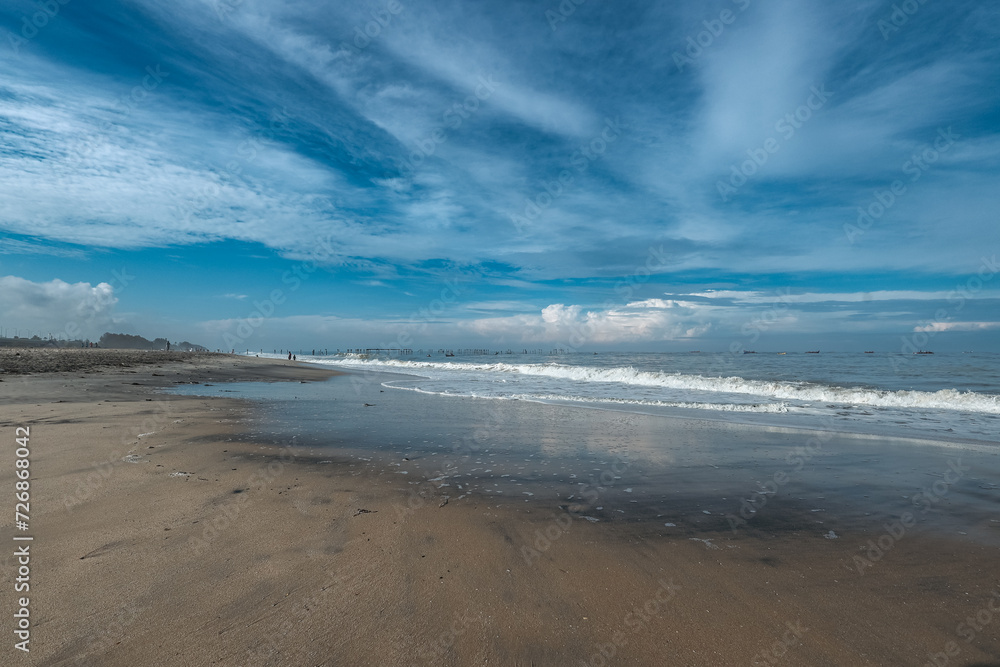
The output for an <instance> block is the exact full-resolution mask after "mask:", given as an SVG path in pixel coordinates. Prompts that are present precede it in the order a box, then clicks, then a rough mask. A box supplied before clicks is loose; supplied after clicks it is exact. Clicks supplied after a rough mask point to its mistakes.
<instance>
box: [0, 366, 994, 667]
mask: <svg viewBox="0 0 1000 667" xmlns="http://www.w3.org/2000/svg"><path fill="white" fill-rule="evenodd" d="M222 356H223V358H222V359H219V360H205V359H202V360H198V361H195V362H181V363H175V364H164V365H163V367H162V369H158V368H155V367H149V368H141V369H137V368H125V369H121V368H119V369H118V370H101V371H97V372H94V373H92V374H85V376H84V377H83V378H80V377H79V376H78V374H74V373H61V374H47V375H32V376H3V380H4V381H3V382H2V383H0V397H2V398H0V402H2V404H3V405H4V406H5V410H4V419H3V423H2V425H3V428H4V430H6V431H8V432H10V433H13V427H14V426H15V425H30V426H31V436H32V443H33V450H32V485H33V486H32V499H33V501H34V502H33V508H34V509H35V512H34V513H33V514H32V520H33V522H34V523H33V526H37V528H35V527H33V529H32V530H33V531H35V533H36V542H35V543H33V545H32V546H33V549H35V551H34V552H33V560H32V572H33V573H37V575H36V577H37V578H33V579H32V588H33V589H35V587H36V582H37V590H32V607H31V611H32V620H33V624H34V625H33V628H32V653H34V654H35V655H34V656H33V657H32V662H33V663H36V664H45V665H61V664H67V665H70V664H77V662H76V659H77V657H80V656H82V657H83V658H84V664H87V663H90V664H102V665H104V664H106V665H134V664H166V665H174V664H177V665H181V664H191V663H192V662H195V663H198V664H213V663H214V664H240V665H243V664H251V665H278V664H351V665H354V664H357V665H361V664H372V665H376V664H378V665H384V664H406V665H410V664H443V665H472V664H503V665H530V664H532V663H534V664H546V665H548V664H554V665H564V664H565V665H574V666H577V667H578V666H579V665H580V664H581V663H584V664H588V665H596V664H605V663H606V664H641V665H645V664H650V665H653V664H656V665H659V664H664V663H668V664H690V665H719V664H725V665H728V664H734V665H735V664H748V663H749V664H755V661H756V664H796V663H797V664H862V665H866V664H871V665H875V664H924V663H925V662H927V661H928V660H930V658H929V657H928V656H932V655H935V654H937V653H944V652H945V651H946V650H949V649H952V648H954V649H957V650H958V651H959V653H958V655H957V656H954V657H952V658H951V659H952V660H953V662H952V663H951V664H974V663H978V664H992V663H997V661H998V659H1000V614H994V616H995V617H996V620H993V621H992V623H991V624H986V625H984V626H982V629H981V630H976V631H973V632H974V634H973V639H972V641H966V640H967V639H968V634H967V632H968V631H970V628H971V626H968V625H966V626H965V628H964V631H965V632H966V634H959V624H960V623H963V622H964V621H963V619H964V618H966V617H967V616H969V615H970V614H972V615H973V617H974V616H975V615H976V614H977V613H978V612H979V611H980V610H982V609H990V607H989V606H988V605H989V600H990V599H992V598H991V595H992V592H993V591H995V590H998V586H1000V580H998V577H997V575H996V568H995V563H996V556H997V549H996V547H995V546H991V545H988V544H981V543H977V542H975V541H971V540H962V539H958V538H955V537H947V536H943V535H941V534H938V533H937V531H930V533H928V532H927V531H924V530H923V525H922V524H919V523H918V524H917V525H916V526H915V527H904V528H905V530H904V534H903V535H902V536H901V537H900V538H899V539H896V538H892V537H891V536H890V538H889V540H891V542H889V541H888V540H886V539H883V535H882V534H881V533H880V532H878V531H875V532H872V533H871V534H870V535H867V534H866V535H864V536H862V535H861V534H858V535H856V536H855V535H852V536H851V537H852V539H851V540H850V541H849V542H848V537H847V536H841V537H840V539H838V540H831V539H825V538H824V537H823V536H822V535H821V534H820V533H819V531H818V530H817V531H815V532H813V531H810V532H808V534H806V533H803V532H802V531H801V530H799V531H796V530H794V526H792V527H791V528H792V529H784V530H775V531H766V530H765V531H756V532H748V531H744V532H741V533H740V534H738V535H729V534H727V533H726V532H719V531H710V530H705V529H704V528H700V527H698V526H695V525H692V526H690V527H684V530H683V532H680V533H679V534H675V535H671V534H669V530H670V529H669V528H665V527H663V526H660V527H659V529H657V528H655V527H654V526H653V524H652V523H651V522H649V521H628V520H621V521H610V520H602V521H597V522H592V521H590V520H583V517H582V516H577V515H576V514H574V513H573V512H571V511H566V512H562V513H560V512H559V508H558V506H557V505H553V504H551V503H549V502H548V501H543V500H542V499H541V498H538V497H529V498H528V500H529V501H531V502H527V503H525V502H523V499H517V498H514V497H512V498H498V497H482V496H478V497H476V496H468V497H466V498H465V499H462V500H459V499H458V498H457V495H458V494H452V493H451V490H449V491H448V492H446V494H447V495H448V496H449V497H448V500H447V502H444V501H442V496H443V495H446V494H445V493H441V492H440V491H441V489H440V488H438V489H437V491H438V493H434V488H433V487H431V486H428V485H418V490H417V492H416V493H413V491H414V489H413V488H412V486H413V485H407V484H406V483H405V481H404V480H405V478H407V477H409V475H399V474H396V472H395V470H394V469H392V468H390V467H388V466H382V465H372V464H371V463H370V462H364V461H361V460H359V459H357V458H350V457H348V456H347V455H344V454H345V452H346V450H345V452H341V451H338V450H335V449H331V448H324V447H320V446H319V445H317V444H314V443H309V444H307V445H305V446H299V447H294V448H289V447H285V446H282V445H284V444H287V442H288V441H289V440H290V436H282V435H280V434H278V435H277V436H275V437H276V438H277V439H278V440H279V444H277V445H275V444H267V443H266V442H263V441H258V440H247V439H245V438H243V437H242V436H243V435H244V434H245V433H246V431H247V423H248V422H247V421H246V420H247V419H248V418H249V417H250V416H251V414H256V413H257V412H258V411H259V406H255V405H253V404H252V403H249V402H248V401H247V400H245V399H239V398H237V399H233V398H221V397H208V398H206V397H200V396H180V395H165V394H162V393H159V392H158V387H165V386H170V385H173V384H174V383H176V382H188V383H190V382H198V383H199V384H202V385H204V384H205V383H208V384H214V383H215V382H229V381H239V380H250V379H255V378H260V377H261V376H264V377H263V378H262V379H270V380H272V381H274V380H285V381H287V382H288V384H284V385H272V387H273V388H275V389H280V388H281V387H286V388H287V387H291V386H292V385H298V384H299V383H301V382H303V381H305V382H307V384H306V385H303V386H302V389H303V390H312V389H317V388H318V387H317V385H316V384H315V382H314V381H317V380H320V379H321V376H322V375H323V373H322V372H317V370H316V369H313V368H308V367H305V366H304V365H303V364H294V365H293V364H290V363H285V362H281V361H277V362H272V361H265V360H264V359H257V358H245V357H229V356H228V355H222ZM154 374H157V375H158V376H157V375H154ZM175 374H176V375H175ZM340 379H341V381H343V382H342V384H346V378H343V377H342V378H340ZM335 381H336V379H335ZM134 383H135V384H134ZM177 386H181V385H177ZM371 391H373V392H374V395H375V396H377V397H378V398H377V400H378V401H379V403H380V404H382V405H376V406H374V407H372V408H370V409H369V410H368V412H363V411H364V410H365V408H364V407H363V406H362V405H361V402H362V401H363V400H364V395H362V394H358V395H357V399H358V400H357V401H354V402H353V403H351V404H344V405H336V404H335V405H334V406H333V407H331V408H330V409H331V410H335V412H334V413H333V414H336V415H340V417H339V418H338V420H340V419H347V417H348V415H354V421H353V422H349V423H348V422H345V427H346V426H348V425H349V424H350V423H357V424H358V425H359V427H362V426H364V423H365V421H368V422H370V423H374V421H377V420H384V419H386V417H385V415H386V414H397V415H398V417H399V418H400V419H402V418H405V417H406V416H407V415H408V414H409V413H407V412H405V410H404V408H405V404H404V402H402V401H397V400H396V397H391V396H388V395H387V393H382V394H379V392H378V389H377V386H376V387H373V388H371ZM396 393H410V392H396ZM59 401H62V402H59ZM369 402H371V403H374V401H373V400H371V401H369ZM295 404H296V405H300V406H302V410H303V412H305V411H306V410H307V409H309V408H310V404H309V403H308V401H305V400H304V399H301V398H300V399H298V401H297V402H296V403H295ZM416 407H417V408H420V405H419V404H417V405H416ZM522 407H523V406H519V408H522ZM463 409H465V408H463ZM560 410H563V408H561V407H559V406H545V405H537V404H536V405H532V406H529V407H527V408H524V409H523V410H522V411H521V412H518V413H516V414H517V415H519V416H524V417H526V418H528V417H531V415H533V414H537V415H539V418H540V419H544V420H545V421H546V422H549V421H557V420H559V419H563V420H565V421H564V422H558V423H566V424H567V425H571V424H572V422H573V421H581V420H580V419H579V418H578V417H573V418H566V417H565V415H562V416H560V415H559V414H558V412H557V411H560ZM379 412H381V414H379ZM355 413H357V414H355ZM293 417H294V415H290V418H293ZM595 419H596V418H595ZM431 421H433V420H431ZM598 421H604V422H607V421H609V420H608V419H606V418H604V417H602V418H600V419H598ZM440 422H441V423H450V424H454V425H455V426H454V427H453V428H451V429H449V431H447V432H450V433H452V435H451V436H448V437H444V435H443V433H442V435H441V436H439V438H438V443H437V444H442V445H448V444H449V443H450V442H452V441H454V440H455V438H456V437H459V435H456V434H460V433H462V432H464V431H463V429H466V430H467V431H468V432H469V433H474V432H475V430H476V428H477V427H478V426H479V425H481V424H479V423H478V422H476V421H475V415H474V414H472V415H470V414H464V413H462V412H454V413H452V412H449V414H446V415H440ZM338 423H339V421H338ZM422 423H424V422H422ZM426 423H428V424H429V425H428V426H427V428H428V429H432V427H433V426H434V424H430V422H426ZM644 424H645V421H644V420H641V419H639V420H636V421H635V422H634V423H633V424H632V426H631V427H630V428H644ZM404 426H405V427H406V428H410V426H411V425H404ZM626 426H627V425H626ZM151 427H152V428H151ZM618 427H621V425H619V426H618ZM338 428H339V426H338ZM511 428H512V424H509V425H507V427H506V428H504V426H503V424H502V423H501V424H500V425H499V426H498V427H497V429H495V431H496V433H497V434H499V435H498V437H504V438H506V437H512V436H509V432H510V431H511ZM609 428H610V426H609ZM455 429H459V430H455ZM629 433H632V431H625V432H624V435H623V436H622V438H623V440H624V441H630V440H629V439H630V438H633V436H632V435H629ZM734 433H736V432H735V431H734ZM537 436H538V437H542V438H558V437H561V436H560V435H559V430H558V428H557V429H556V430H554V431H552V433H551V434H547V433H544V432H538V433H537ZM379 437H381V436H379ZM400 442H403V441H400ZM553 442H556V441H553ZM353 444H354V445H355V446H356V447H357V448H358V450H359V451H363V450H364V449H365V447H366V446H370V445H371V444H373V443H367V444H366V442H365V441H364V440H356V441H355V442H354V443H353ZM374 444H378V443H374ZM723 444H726V446H727V447H730V448H731V450H732V451H738V450H739V449H740V446H741V445H740V443H739V442H731V443H723ZM386 451H387V452H391V451H395V450H394V449H393V447H392V446H390V447H388V448H387V450H386ZM727 451H728V450H727ZM762 451H763V450H762ZM867 456H869V457H870V456H872V453H868V454H867ZM128 457H136V459H132V460H133V461H136V462H130V461H126V460H123V459H126V458H128ZM865 457H866V455H860V456H859V458H860V459H864V458H865ZM910 460H914V459H910ZM421 461H422V460H421V459H413V460H412V461H408V462H407V463H414V464H416V463H420V462H421ZM847 463H850V462H849V461H848V462H847ZM845 465H846V463H845ZM886 465H892V466H895V467H900V468H902V467H904V465H905V463H904V462H896V461H893V462H890V463H887V464H886ZM764 467H765V468H767V467H768V466H767V465H765V466H764ZM234 468H235V470H234ZM768 469H769V468H768ZM12 471H13V467H12V459H11V458H10V457H8V460H5V461H3V462H0V485H2V486H7V485H10V484H12V483H13V479H14V477H13V474H12ZM173 473H184V474H179V475H173ZM413 474H415V472H414V473H413ZM727 474H728V472H727ZM817 474H820V475H821V474H822V473H821V472H817ZM677 475H678V476H679V477H677V478H671V479H681V478H683V477H684V476H690V475H689V472H685V469H683V468H682V469H681V470H680V471H679V472H678V473H677ZM88 480H89V481H90V482H91V483H90V485H89V486H88V485H87V482H88ZM657 483H658V481H657V480H656V479H653V480H652V482H651V484H652V485H653V486H655V485H656V484H657ZM672 483H673V482H672ZM691 483H692V484H693V485H694V486H695V487H701V492H702V493H704V494H707V495H708V496H711V494H712V493H714V491H713V487H715V486H718V485H717V483H715V482H713V481H712V479H711V478H697V479H692V480H691ZM81 485H83V487H82V488H83V489H84V491H85V493H84V494H83V495H84V496H85V497H78V493H79V490H80V488H81ZM612 488H613V486H612ZM637 488H638V487H637ZM421 492H423V495H421ZM852 493H853V492H852ZM955 493H957V488H956V490H955V491H954V492H953V494H952V495H951V496H949V497H948V499H947V500H948V501H949V502H950V501H951V499H952V498H953V497H955V495H954V494H955ZM969 493H972V490H970V491H969ZM978 493H979V495H980V497H981V498H980V501H979V502H980V503H991V502H994V501H995V492H993V491H989V490H986V491H985V492H984V490H979V491H978ZM612 495H613V494H611V493H608V495H607V496H604V495H603V492H602V502H609V500H608V499H611V496H612ZM67 497H68V498H71V499H73V498H76V500H78V501H79V502H77V503H75V504H72V505H71V506H67V504H66V502H65V499H66V498H67ZM857 500H858V502H859V503H860V505H862V506H864V504H865V502H866V501H864V500H862V499H857ZM776 506H777V502H776V501H774V503H773V504H772V507H771V508H770V509H772V510H773V509H775V507H776ZM661 523H662V522H661ZM8 534H9V533H8ZM854 537H857V538H858V539H856V540H855V539H853V538H854ZM199 539H200V540H202V541H203V543H198V542H197V540H199ZM869 539H871V540H872V541H873V543H874V544H875V545H876V547H877V546H878V544H879V541H880V540H881V543H882V544H883V545H885V544H886V543H887V542H888V549H886V550H885V551H884V552H883V553H882V554H881V555H878V554H876V553H874V552H871V551H870V550H868V552H866V550H865V547H866V541H867V540H869ZM199 547H200V548H199ZM852 556H859V557H861V558H864V559H868V560H869V561H870V563H871V565H870V566H865V567H863V568H862V572H861V573H859V572H857V571H855V570H852V569H851V565H852V564H856V561H854V560H852ZM870 556H877V557H875V558H870ZM0 563H2V566H3V572H4V574H5V575H7V576H8V577H9V576H10V575H11V573H12V572H13V567H14V563H13V562H12V559H11V558H10V557H9V556H8V557H5V558H4V559H0ZM4 600H5V603H6V604H7V606H8V608H10V606H11V604H12V603H11V602H10V596H9V595H8V596H4ZM952 644H953V645H954V646H952ZM8 651H10V652H11V653H13V651H12V650H11V647H10V645H9V644H8V645H6V646H4V647H3V648H2V649H0V655H6V653H5V652H8ZM779 654H780V655H779ZM946 655H947V654H946ZM602 661H603V662H602Z"/></svg>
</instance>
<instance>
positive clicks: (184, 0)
mask: <svg viewBox="0 0 1000 667" xmlns="http://www.w3.org/2000/svg"><path fill="white" fill-rule="evenodd" d="M998 177H1000V7H997V6H996V5H993V4H992V3H982V2H971V1H966V0H955V1H951V2H947V3H946V2H933V1H927V0H923V1H921V0H905V1H903V2H899V1H897V2H895V3H894V2H883V1H874V0H873V1H868V0H847V1H845V2H838V3H816V2H804V1H797V2H792V1H782V0H775V1H772V2H763V1H762V0H714V1H708V2H703V1H698V2H695V1H693V0H684V1H680V2H635V3H601V2H596V0H563V1H562V2H561V3H560V2H556V1H555V0H551V1H548V2H545V1H539V2H533V1H518V0H504V1H503V2H495V1H484V2H476V3H468V2H458V1H454V2H446V1H443V0H440V1H439V0H427V1H424V2H414V1H412V0H373V1H371V2H335V3H334V2H327V1H325V0H312V1H310V2H300V1H288V0H283V1H280V2H279V1H277V0H176V1H175V2H170V3H164V2H159V1H157V2H153V1H151V0H150V1H143V0H133V1H131V2H114V1H105V0H94V1H88V2H82V1H80V0H50V1H49V2H47V3H41V2H31V1H28V0H8V1H7V2H4V3H3V4H2V6H0V334H3V335H14V334H15V333H17V334H19V335H27V334H31V335H40V336H42V337H48V336H54V337H57V338H67V337H68V338H77V337H80V336H85V337H90V338H92V339H96V338H97V337H99V336H100V334H101V333H103V332H104V331H113V332H122V333H133V334H140V335H144V336H146V337H148V338H154V337H161V336H162V337H167V338H169V339H171V340H175V341H177V340H182V339H186V340H191V341H194V342H197V343H200V344H202V345H205V346H207V347H209V348H212V349H217V348H218V349H237V350H245V349H266V350H270V349H273V348H284V349H290V348H293V349H312V348H328V349H331V350H333V349H337V348H340V349H347V348H355V347H411V348H414V349H416V348H422V347H433V348H436V347H442V346H443V347H453V346H461V347H488V348H492V349H505V348H522V347H534V348H552V347H561V348H563V349H577V350H590V349H594V350H600V349H620V350H649V351H660V350H663V351H669V350H688V349H705V350H724V349H734V348H740V349H759V350H772V349H773V350H784V349H814V348H818V347H822V348H824V349H841V350H852V349H861V348H863V349H878V350H882V351H889V352H899V351H906V350H907V349H908V347H915V348H920V349H932V350H948V349H952V350H966V349H975V350H986V349H996V342H997V340H998V336H1000V277H997V273H998V272H1000V266H998V265H997V254H998V250H1000V248H998V246H1000V232H998V213H1000V187H997V186H998Z"/></svg>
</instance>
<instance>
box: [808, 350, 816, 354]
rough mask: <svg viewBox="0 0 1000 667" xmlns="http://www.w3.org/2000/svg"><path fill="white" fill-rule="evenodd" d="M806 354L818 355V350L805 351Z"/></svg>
mask: <svg viewBox="0 0 1000 667" xmlns="http://www.w3.org/2000/svg"><path fill="white" fill-rule="evenodd" d="M806 354H819V350H806Z"/></svg>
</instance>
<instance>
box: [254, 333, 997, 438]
mask: <svg viewBox="0 0 1000 667" xmlns="http://www.w3.org/2000/svg"><path fill="white" fill-rule="evenodd" d="M251 356H253V355H251ZM259 356H265V357H273V358H283V356H284V355H281V354H261V355H259ZM297 358H298V360H299V361H302V362H308V363H311V364H317V365H321V366H332V367H335V368H338V369H342V370H345V371H348V372H353V373H360V374H365V375H368V376H370V377H377V376H378V375H377V374H386V373H387V374H391V375H387V376H386V378H385V379H384V381H382V382H381V385H382V387H384V388H385V390H392V391H409V392H420V393H423V394H428V395H436V396H440V397H456V396H459V397H468V398H476V399H482V400H486V401H534V402H540V403H552V404H563V405H572V406H576V407H586V408H591V409H595V410H612V411H621V412H638V413H645V414H654V415H664V416H672V417H683V418H695V419H708V420H722V421H729V422H741V423H748V424H761V425H767V426H778V427H788V428H801V429H820V430H835V431H842V432H849V433H863V434H872V435H885V436H894V437H913V438H927V439H934V440H944V441H956V442H962V441H972V442H990V443H997V442H1000V354H997V353H988V352H967V353H962V352H954V353H937V354H898V353H897V354H891V353H884V352H873V353H864V352H850V353H846V352H823V351H820V352H819V353H805V352H795V353H793V352H788V353H783V354H782V353H766V354H765V353H755V354H730V353H728V352H721V353H710V352H706V353H702V352H686V353H642V352H601V353H583V352H551V353H547V354H544V353H538V354H529V353H516V352H509V353H508V352H503V353H486V354H483V353H476V354H462V353H459V352H456V353H454V356H450V354H446V353H445V352H444V351H442V350H434V351H418V352H414V353H412V354H409V355H406V356H400V355H398V354H394V355H379V354H346V353H338V354H330V355H298V356H297Z"/></svg>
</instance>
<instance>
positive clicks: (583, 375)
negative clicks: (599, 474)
mask: <svg viewBox="0 0 1000 667" xmlns="http://www.w3.org/2000/svg"><path fill="white" fill-rule="evenodd" d="M329 363H331V364H334V365H342V366H348V367H362V368H365V367H367V368H372V369H373V370H374V369H381V370H386V371H397V372H410V373H417V374H425V375H431V376H433V378H434V379H442V378H447V377H448V376H449V375H454V374H457V373H463V374H465V375H467V376H472V375H474V376H476V377H478V378H482V379H493V380H494V381H495V380H502V379H503V378H505V377H506V378H510V379H514V378H529V377H535V378H546V379H553V380H564V381H565V383H563V384H561V385H560V386H559V390H560V392H563V391H564V392H565V393H550V394H540V393H533V392H524V393H523V394H519V393H516V392H511V393H509V394H507V395H506V396H503V397H509V398H515V397H524V398H528V397H529V396H530V397H531V398H534V399H536V400H570V401H607V402H616V401H617V402H623V403H635V404H638V405H646V404H648V405H662V406H667V407H690V408H701V409H711V410H731V411H747V412H754V411H757V412H782V411H784V410H785V409H787V405H784V404H782V403H766V404H761V405H756V404H746V405H741V404H731V403H730V402H728V401H727V402H726V403H713V402H700V401H662V402H661V401H656V400H651V399H647V398H632V397H615V396H611V395H606V396H603V395H602V396H593V395H590V396H579V395H578V394H580V393H584V392H576V391H573V389H572V387H573V386H574V385H577V386H587V385H593V384H597V383H601V384H606V385H618V386H626V387H643V388H654V389H655V388H662V389H671V390H681V391H692V392H711V393H717V394H742V395H747V396H755V397H760V398H762V399H766V400H778V401H795V402H796V403H801V404H812V403H820V404H830V403H833V404H838V405H844V406H871V407H877V408H897V409H929V410H952V411H960V412H967V413H982V414H990V415H1000V397H998V396H996V395H990V394H983V393H977V392H973V391H966V392H962V391H957V390H955V389H942V390H939V391H934V392H930V391H908V390H896V391H892V390H887V389H870V388H864V387H840V386H834V385H826V384H819V383H809V382H782V381H767V380H748V379H745V378H742V377H738V376H733V377H711V376H704V375H692V374H684V373H665V372H662V371H646V370H637V369H635V368H633V367H631V366H623V367H612V368H599V367H594V366H567V365H562V364H555V363H547V364H507V363H494V364H477V363H468V362H445V363H442V362H435V361H428V362H425V361H410V360H396V359H377V360H376V359H364V358H361V357H357V356H350V355H348V356H346V357H342V358H338V359H336V360H330V361H329ZM434 393H439V392H434ZM440 393H444V392H440ZM456 393H465V392H456ZM602 393H603V392H602ZM494 396H495V397H499V396H496V395H494ZM723 406H728V407H723Z"/></svg>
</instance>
